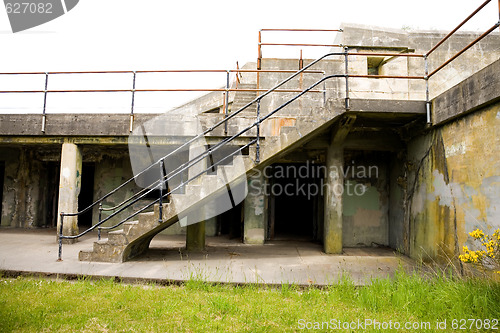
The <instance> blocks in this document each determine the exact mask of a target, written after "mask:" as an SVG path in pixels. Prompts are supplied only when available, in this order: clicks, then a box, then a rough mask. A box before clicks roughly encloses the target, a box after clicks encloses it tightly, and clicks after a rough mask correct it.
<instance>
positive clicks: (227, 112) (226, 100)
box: [224, 71, 238, 135]
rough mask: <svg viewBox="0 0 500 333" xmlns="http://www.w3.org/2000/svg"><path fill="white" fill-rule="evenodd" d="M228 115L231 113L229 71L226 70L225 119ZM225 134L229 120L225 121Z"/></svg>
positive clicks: (225, 133)
mask: <svg viewBox="0 0 500 333" xmlns="http://www.w3.org/2000/svg"><path fill="white" fill-rule="evenodd" d="M236 75H238V74H236ZM228 115H229V71H226V91H225V92H224V119H227V116H228ZM224 135H227V120H226V121H224Z"/></svg>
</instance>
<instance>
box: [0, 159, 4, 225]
mask: <svg viewBox="0 0 500 333" xmlns="http://www.w3.org/2000/svg"><path fill="white" fill-rule="evenodd" d="M4 177H5V162H2V161H0V223H1V222H2V203H3V179H4Z"/></svg>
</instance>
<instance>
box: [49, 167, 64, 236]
mask: <svg viewBox="0 0 500 333" xmlns="http://www.w3.org/2000/svg"><path fill="white" fill-rule="evenodd" d="M60 169H61V166H60V162H48V164H47V177H48V183H47V198H48V199H47V220H46V222H45V226H46V227H52V228H53V227H55V226H56V224H57V203H58V201H59V177H60V175H59V171H60Z"/></svg>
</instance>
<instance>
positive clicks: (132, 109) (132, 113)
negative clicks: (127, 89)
mask: <svg viewBox="0 0 500 333" xmlns="http://www.w3.org/2000/svg"><path fill="white" fill-rule="evenodd" d="M135 78H136V72H135V71H134V76H133V79H132V105H131V107H130V126H129V131H130V133H132V130H133V126H134V105H135Z"/></svg>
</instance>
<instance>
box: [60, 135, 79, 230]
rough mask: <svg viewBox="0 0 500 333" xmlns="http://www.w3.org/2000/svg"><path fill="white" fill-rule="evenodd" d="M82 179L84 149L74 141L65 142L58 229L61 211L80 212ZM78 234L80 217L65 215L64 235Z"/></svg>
mask: <svg viewBox="0 0 500 333" xmlns="http://www.w3.org/2000/svg"><path fill="white" fill-rule="evenodd" d="M81 181H82V151H81V148H80V147H78V146H77V145H76V144H74V143H69V142H65V143H63V145H62V152H61V171H60V176H59V202H58V206H57V207H58V208H57V231H58V232H59V226H60V224H61V212H63V213H76V212H78V195H79V194H80V188H81ZM76 234H78V217H77V216H65V217H64V223H63V235H65V236H73V235H76Z"/></svg>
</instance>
